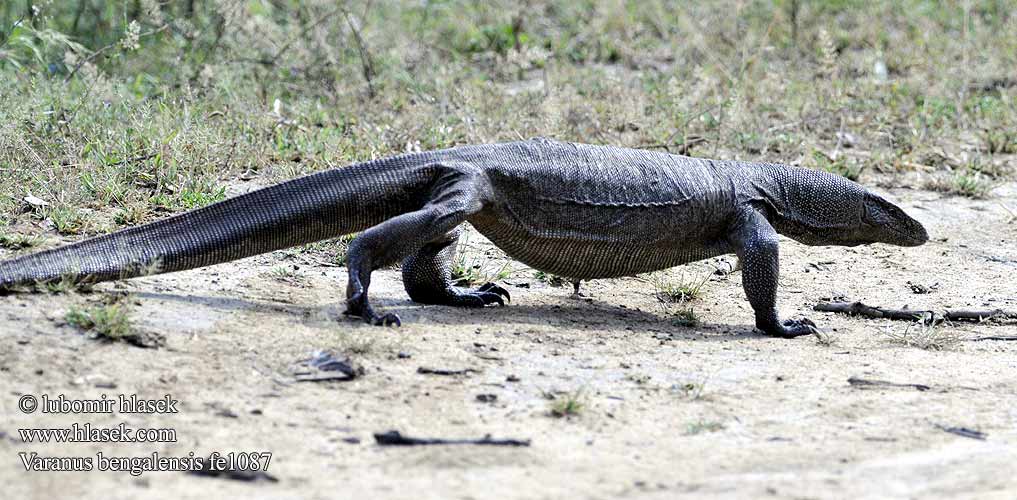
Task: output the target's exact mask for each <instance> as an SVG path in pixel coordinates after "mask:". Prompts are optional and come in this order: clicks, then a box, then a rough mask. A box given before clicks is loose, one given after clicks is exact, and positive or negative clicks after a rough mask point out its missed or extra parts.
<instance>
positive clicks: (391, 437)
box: [374, 431, 530, 446]
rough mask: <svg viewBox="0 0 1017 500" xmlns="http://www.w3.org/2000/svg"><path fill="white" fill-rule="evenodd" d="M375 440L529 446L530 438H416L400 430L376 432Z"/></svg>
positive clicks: (381, 442)
mask: <svg viewBox="0 0 1017 500" xmlns="http://www.w3.org/2000/svg"><path fill="white" fill-rule="evenodd" d="M374 440H375V441H376V442H377V443H378V444H379V445H381V446H425V445H443V444H475V445H484V446H529V445H530V440H529V439H491V435H490V434H488V435H486V436H484V437H483V438H481V439H442V438H414V437H409V436H403V435H402V434H400V433H399V431H388V432H382V433H376V434H375V435H374Z"/></svg>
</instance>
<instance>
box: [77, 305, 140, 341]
mask: <svg viewBox="0 0 1017 500" xmlns="http://www.w3.org/2000/svg"><path fill="white" fill-rule="evenodd" d="M64 319H65V320H66V321H67V323H68V324H70V325H73V326H75V327H77V328H79V329H81V330H83V331H85V332H88V333H90V334H93V335H95V336H97V337H100V338H105V339H108V340H122V339H124V338H125V337H127V336H129V335H131V334H132V327H131V320H130V317H129V315H128V313H127V310H126V309H124V307H123V306H121V305H119V304H110V305H102V306H96V307H88V308H78V307H73V308H71V309H70V310H69V311H67V313H66V314H65V315H64Z"/></svg>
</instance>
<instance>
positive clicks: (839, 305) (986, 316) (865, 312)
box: [812, 302, 1017, 325]
mask: <svg viewBox="0 0 1017 500" xmlns="http://www.w3.org/2000/svg"><path fill="white" fill-rule="evenodd" d="M812 309H813V310H815V311H820V312H833V313H841V314H847V315H850V316H862V317H865V318H875V319H890V320H898V321H922V322H924V323H925V324H927V325H934V324H939V323H942V322H944V321H969V322H975V323H982V322H985V321H1004V322H1008V321H1017V311H1004V310H1002V309H990V310H971V309H947V310H944V311H942V312H936V311H933V310H929V309H888V308H885V307H875V306H870V305H866V304H863V303H861V302H820V303H818V304H816V305H815V306H814V307H813V308H812Z"/></svg>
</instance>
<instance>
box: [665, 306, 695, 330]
mask: <svg viewBox="0 0 1017 500" xmlns="http://www.w3.org/2000/svg"><path fill="white" fill-rule="evenodd" d="M670 314H671V324H673V325H674V326H680V327H684V328H693V327H697V326H699V325H701V324H702V321H701V320H700V319H699V316H698V315H697V314H696V311H695V309H692V308H691V307H683V308H680V309H678V310H676V311H673V312H671V313H670Z"/></svg>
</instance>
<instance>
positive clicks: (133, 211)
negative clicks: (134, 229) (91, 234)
mask: <svg viewBox="0 0 1017 500" xmlns="http://www.w3.org/2000/svg"><path fill="white" fill-rule="evenodd" d="M147 218H148V208H147V207H145V206H143V205H130V206H128V207H125V208H122V209H120V210H119V211H117V213H116V214H115V215H113V222H115V223H117V224H118V225H121V226H136V225H138V224H141V223H143V222H145V219H147Z"/></svg>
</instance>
